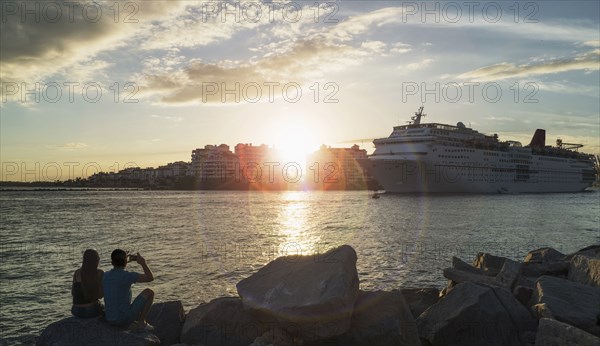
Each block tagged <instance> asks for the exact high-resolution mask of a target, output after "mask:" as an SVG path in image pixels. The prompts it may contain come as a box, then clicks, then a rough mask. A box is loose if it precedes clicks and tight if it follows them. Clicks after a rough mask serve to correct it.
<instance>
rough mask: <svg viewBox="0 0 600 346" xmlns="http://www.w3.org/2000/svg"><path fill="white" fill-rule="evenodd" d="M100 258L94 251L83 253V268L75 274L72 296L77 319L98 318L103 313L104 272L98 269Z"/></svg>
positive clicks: (88, 250) (74, 314)
mask: <svg viewBox="0 0 600 346" xmlns="http://www.w3.org/2000/svg"><path fill="white" fill-rule="evenodd" d="M99 263H100V256H99V255H98V252H97V251H96V250H94V249H87V250H85V251H84V253H83V263H82V264H81V268H79V269H77V270H76V271H75V273H74V274H73V285H72V286H71V295H72V296H73V306H72V307H71V313H72V314H73V316H76V317H83V318H89V317H96V316H100V315H102V313H103V307H102V304H101V303H100V300H99V299H100V298H102V276H103V275H104V272H103V271H102V270H101V269H98V264H99Z"/></svg>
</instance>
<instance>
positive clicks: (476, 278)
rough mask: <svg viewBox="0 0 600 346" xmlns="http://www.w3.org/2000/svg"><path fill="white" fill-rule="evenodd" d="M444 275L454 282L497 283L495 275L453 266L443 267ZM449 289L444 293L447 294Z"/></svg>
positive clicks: (494, 284)
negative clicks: (467, 270) (472, 271)
mask: <svg viewBox="0 0 600 346" xmlns="http://www.w3.org/2000/svg"><path fill="white" fill-rule="evenodd" d="M444 277H445V278H446V279H448V280H451V281H453V282H454V283H462V282H473V283H477V284H482V285H490V286H498V285H499V284H498V282H497V281H496V278H495V277H491V276H486V275H481V274H475V273H471V272H466V271H463V270H459V269H455V268H446V269H444ZM450 288H452V287H450ZM450 291H451V290H450V289H448V290H446V294H448V293H449V292H450Z"/></svg>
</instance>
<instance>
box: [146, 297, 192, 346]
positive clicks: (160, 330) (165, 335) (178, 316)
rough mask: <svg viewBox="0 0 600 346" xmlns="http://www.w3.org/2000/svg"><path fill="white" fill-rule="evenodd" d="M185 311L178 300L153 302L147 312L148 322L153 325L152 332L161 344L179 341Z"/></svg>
mask: <svg viewBox="0 0 600 346" xmlns="http://www.w3.org/2000/svg"><path fill="white" fill-rule="evenodd" d="M184 319H185V312H184V310H183V304H181V301H180V300H177V301H170V302H163V303H156V304H153V305H152V307H151V308H150V311H149V312H148V318H146V320H147V321H148V323H150V324H151V325H153V326H154V331H153V333H154V334H155V335H156V336H158V338H159V339H160V342H161V345H167V346H168V345H173V344H177V343H179V333H180V332H181V327H182V326H183V321H184Z"/></svg>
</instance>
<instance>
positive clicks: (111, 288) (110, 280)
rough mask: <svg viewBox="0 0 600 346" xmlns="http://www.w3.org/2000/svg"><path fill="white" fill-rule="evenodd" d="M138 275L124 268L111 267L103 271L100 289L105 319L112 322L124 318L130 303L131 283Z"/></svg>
mask: <svg viewBox="0 0 600 346" xmlns="http://www.w3.org/2000/svg"><path fill="white" fill-rule="evenodd" d="M139 275H140V274H139V273H135V272H128V271H126V270H125V269H124V268H113V269H111V270H109V271H108V272H106V273H104V277H103V278H102V289H103V290H104V306H105V310H106V311H105V318H106V320H107V321H113V322H114V321H119V320H122V319H124V318H126V313H127V310H129V305H130V304H131V285H132V284H133V283H135V282H136V281H137V279H138V276H139Z"/></svg>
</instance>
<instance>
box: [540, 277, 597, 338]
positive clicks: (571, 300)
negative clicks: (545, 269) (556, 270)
mask: <svg viewBox="0 0 600 346" xmlns="http://www.w3.org/2000/svg"><path fill="white" fill-rule="evenodd" d="M531 299H532V304H534V305H533V306H532V311H533V312H534V314H536V316H537V317H538V318H542V317H548V318H554V319H556V320H559V321H562V322H565V323H568V324H571V325H573V326H576V327H578V328H581V329H583V330H587V331H590V332H592V333H594V331H597V323H598V317H599V316H600V288H598V287H592V286H588V285H583V284H580V283H577V282H573V281H570V280H567V279H561V278H556V277H552V276H542V277H541V278H540V279H539V280H538V281H537V283H536V289H535V290H534V292H533V296H532V298H531Z"/></svg>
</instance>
